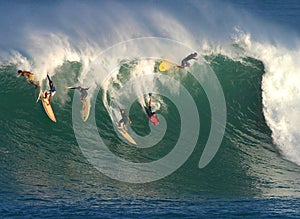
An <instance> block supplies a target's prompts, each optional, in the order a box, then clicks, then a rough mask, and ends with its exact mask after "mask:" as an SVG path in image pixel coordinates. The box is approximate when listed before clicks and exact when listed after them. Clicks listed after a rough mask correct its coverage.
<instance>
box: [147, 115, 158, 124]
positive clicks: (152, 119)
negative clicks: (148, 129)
mask: <svg viewBox="0 0 300 219" xmlns="http://www.w3.org/2000/svg"><path fill="white" fill-rule="evenodd" d="M148 119H149V120H150V122H151V123H152V124H153V125H159V120H158V118H157V115H156V114H154V115H153V116H151V118H149V116H148Z"/></svg>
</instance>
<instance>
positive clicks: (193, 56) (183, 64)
mask: <svg viewBox="0 0 300 219" xmlns="http://www.w3.org/2000/svg"><path fill="white" fill-rule="evenodd" d="M197 55H198V54H197V53H196V52H194V53H191V54H190V55H188V56H187V57H185V58H184V59H183V60H182V61H181V65H180V66H177V67H178V68H185V67H190V66H191V64H190V63H189V61H190V60H192V59H194V60H197V58H196V56H197Z"/></svg>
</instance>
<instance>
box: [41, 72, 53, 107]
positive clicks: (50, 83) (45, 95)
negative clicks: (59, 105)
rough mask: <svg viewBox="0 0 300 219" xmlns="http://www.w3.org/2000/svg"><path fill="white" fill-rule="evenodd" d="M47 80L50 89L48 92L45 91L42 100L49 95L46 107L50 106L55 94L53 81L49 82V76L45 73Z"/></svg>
mask: <svg viewBox="0 0 300 219" xmlns="http://www.w3.org/2000/svg"><path fill="white" fill-rule="evenodd" d="M47 78H48V81H49V87H50V90H48V91H46V92H45V93H44V98H47V97H48V95H49V98H48V99H49V103H48V105H49V104H50V102H51V100H52V97H53V96H54V94H55V93H56V88H55V86H54V85H53V81H52V80H51V78H50V76H49V75H48V73H47Z"/></svg>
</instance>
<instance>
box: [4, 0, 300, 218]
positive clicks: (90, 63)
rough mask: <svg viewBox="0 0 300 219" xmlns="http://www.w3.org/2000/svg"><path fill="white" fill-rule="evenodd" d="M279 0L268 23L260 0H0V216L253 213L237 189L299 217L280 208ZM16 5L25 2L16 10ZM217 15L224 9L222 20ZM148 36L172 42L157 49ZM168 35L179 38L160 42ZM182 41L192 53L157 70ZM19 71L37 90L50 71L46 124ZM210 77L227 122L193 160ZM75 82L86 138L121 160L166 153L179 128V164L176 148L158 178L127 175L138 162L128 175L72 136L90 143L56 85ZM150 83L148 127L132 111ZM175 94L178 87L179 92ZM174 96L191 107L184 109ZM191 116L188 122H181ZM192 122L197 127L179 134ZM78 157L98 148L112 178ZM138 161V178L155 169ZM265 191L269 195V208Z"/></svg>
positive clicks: (285, 50) (283, 166) (285, 133)
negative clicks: (212, 150) (124, 130)
mask: <svg viewBox="0 0 300 219" xmlns="http://www.w3.org/2000/svg"><path fill="white" fill-rule="evenodd" d="M282 4H283V5H284V6H285V7H284V8H285V10H286V11H288V12H290V13H291V14H293V13H295V14H296V11H295V10H296V9H295V5H293V4H296V6H297V5H298V7H299V3H282ZM291 4H292V5H291ZM216 5H218V7H215V6H216ZM272 6H273V5H272ZM281 6H282V5H275V6H273V8H274V11H273V12H272V13H275V15H277V16H278V17H277V18H278V19H279V18H281V20H280V19H279V23H280V22H281V25H278V24H276V23H275V22H273V21H272V22H271V21H269V16H272V15H271V14H267V15H266V16H258V14H259V13H260V11H261V9H267V8H268V7H270V5H268V4H267V3H263V4H260V5H259V4H254V5H249V3H247V2H245V3H243V2H241V3H240V4H237V3H235V2H233V3H232V2H231V1H226V2H218V1H213V2H209V1H207V2H202V3H201V4H200V3H197V2H187V3H185V4H184V5H183V4H182V2H181V1H175V2H174V1H172V5H170V3H169V2H168V1H164V2H161V3H157V4H156V3H153V2H152V1H149V2H143V3H141V2H139V1H127V2H126V3H124V2H122V1H114V2H111V1H103V2H82V1H53V2H47V3H46V2H39V3H37V2H35V1H26V2H22V3H21V2H19V3H18V4H16V2H6V3H3V9H0V10H1V11H2V13H1V18H2V19H1V21H0V25H1V28H2V29H3V34H1V38H0V39H1V40H0V55H1V66H0V74H1V75H2V80H1V81H0V87H1V89H0V96H1V101H2V104H1V116H0V124H1V128H0V134H1V143H0V154H1V158H0V161H1V166H2V168H1V174H0V188H1V190H0V191H1V194H2V195H1V196H0V199H1V201H2V203H5V204H3V205H2V206H1V208H0V213H1V215H3V216H4V217H19V216H24V217H25V216H28V215H35V216H36V217H44V216H47V217H55V216H57V215H60V216H61V217H69V216H70V215H72V216H73V215H74V216H75V215H76V216H79V217H80V216H82V217H84V215H87V214H89V215H91V216H92V217H93V216H94V217H97V216H99V215H101V216H103V217H124V216H128V217H132V215H134V216H136V217H141V218H143V217H144V216H145V215H149V217H151V216H153V217H167V218H168V217H170V218H174V217H175V218H178V217H187V216H191V217H196V216H199V215H203V217H205V216H208V215H213V216H215V217H220V216H221V215H222V217H223V216H224V217H226V216H228V217H232V216H233V215H236V212H240V213H241V214H243V215H248V214H250V213H251V210H250V209H247V207H246V206H245V207H243V208H242V209H239V206H238V205H237V203H240V202H245V200H247V201H249V202H251V205H252V206H256V207H257V209H259V210H258V211H259V212H266V214H265V215H264V217H268V216H271V215H273V213H272V212H273V211H276V212H278V214H277V215H285V214H286V213H287V211H284V212H282V211H281V209H282V208H285V209H286V208H291V212H289V213H288V214H289V215H295V214H297V212H296V213H295V212H292V209H293V207H292V206H295V205H297V204H299V203H298V201H297V200H299V183H298V181H299V180H298V179H299V177H300V175H299V165H300V161H299V157H300V147H299V145H300V136H299V131H298V130H299V128H300V127H299V124H300V123H299V109H300V101H299V100H300V96H299V95H300V92H299V86H298V84H299V83H298V82H299V70H298V69H300V68H299V67H300V66H299V62H298V57H299V55H300V54H299V51H300V50H299V48H298V46H297V45H298V39H299V35H298V33H297V32H296V31H294V32H293V30H295V23H294V21H293V22H291V23H289V25H287V26H285V27H283V26H282V24H284V21H285V20H284V19H286V18H285V17H284V15H283V14H281V10H282V7H281ZM12 8H13V10H12ZM70 8H72V10H70ZM239 8H243V9H242V10H241V9H239ZM245 8H246V9H248V10H245ZM4 9H6V10H4ZM275 9H276V10H277V9H278V10H277V12H276V10H275ZM279 9H280V10H279ZM28 11H33V12H34V13H31V14H30V16H27V15H28ZM179 11H180V13H178V12H179ZM270 13H271V12H270ZM276 13H277V14H276ZM8 14H14V15H15V16H10V17H9V16H7V15H8ZM227 14H228V15H229V14H230V15H231V16H228V18H226V19H224V16H223V15H227ZM278 14H279V15H278ZM79 15H80V16H79ZM275 15H274V17H276V16H275ZM281 16H282V17H281ZM8 17H9V18H10V19H9V20H8ZM49 17H51V19H49ZM124 17H126V19H124ZM272 18H273V17H272ZM274 19H275V18H274ZM220 20H221V21H222V22H220ZM14 26H18V27H19V28H17V29H16V30H15V29H12V27H14ZM20 36H22V37H20ZM139 39H147V40H148V41H147V42H149V43H144V42H145V41H143V40H139ZM157 39H160V42H166V41H165V40H167V41H170V44H168V43H164V44H163V45H164V46H161V44H156V43H155V42H156V40H157ZM124 42H125V43H124ZM141 42H142V43H141ZM173 42H176V45H181V46H179V47H178V48H182V49H174V48H173V47H171V46H169V45H172V43H173ZM128 45H130V46H128ZM168 46H169V47H168ZM165 47H166V48H167V49H166V48H165ZM111 51H113V52H111ZM193 51H198V52H199V53H200V54H201V56H200V58H199V60H197V61H191V63H192V66H191V68H189V69H173V68H172V69H170V70H168V71H166V72H164V73H161V72H159V71H158V65H159V62H160V61H161V60H162V59H167V60H170V62H172V64H174V65H176V63H180V60H181V59H182V58H183V57H184V56H185V55H187V54H189V53H190V52H193ZM137 54H138V55H137ZM99 57H101V58H99ZM203 66H206V67H207V68H206V67H203ZM18 69H25V70H31V71H33V72H34V73H35V78H36V79H37V80H39V81H40V82H41V84H42V87H43V89H47V82H46V72H49V74H50V75H51V76H52V79H53V81H54V83H55V85H56V87H57V93H56V95H55V96H54V98H53V103H52V106H53V109H54V111H55V114H56V117H57V121H58V122H57V123H53V122H51V121H50V120H49V118H48V117H47V115H46V114H45V112H44V110H43V107H42V105H41V103H40V102H38V103H35V98H34V90H33V88H32V85H31V84H29V83H27V81H26V79H25V78H22V77H19V78H18V77H16V76H17V75H16V72H17V70H18ZM208 69H209V70H208ZM209 74H214V75H215V76H216V78H217V79H218V82H219V85H220V87H221V88H222V93H223V94H224V99H225V102H226V124H225V126H222V124H221V125H220V126H217V127H218V128H221V129H222V127H223V129H224V131H225V132H224V136H223V138H222V139H221V140H222V142H221V145H220V147H219V149H218V150H217V152H216V154H215V156H213V157H212V160H211V161H210V162H208V165H207V166H204V167H203V168H199V160H200V159H201V156H202V155H203V154H204V153H205V150H206V149H205V146H206V144H207V142H209V139H210V136H211V129H212V127H213V126H214V124H217V125H218V124H219V123H221V120H220V119H219V117H214V116H212V113H213V112H214V110H216V111H215V112H219V113H222V112H224V111H223V110H224V109H215V108H216V107H215V106H216V105H212V102H211V101H212V99H210V97H209V94H208V93H207V90H206V88H205V86H207V85H205V83H207V80H206V79H207V78H208V76H207V75H209ZM197 77H199V78H200V79H199V80H197ZM165 78H167V80H166V79H165ZM173 80H174V81H173ZM130 81H131V82H130ZM132 81H133V82H134V83H133V84H132ZM77 85H81V86H84V87H90V89H89V95H90V96H89V97H90V98H91V99H90V100H91V104H92V108H91V114H90V118H89V120H88V121H91V120H92V119H94V122H95V125H96V128H97V129H96V134H97V136H99V137H100V138H101V139H102V141H103V142H104V144H105V145H107V148H108V149H109V151H110V152H111V153H113V154H114V155H115V156H117V157H120V158H122V159H123V160H126V161H130V162H132V163H151V162H152V163H155V161H157V160H159V159H160V158H161V157H164V156H166V155H168V154H170V153H171V152H172V151H174V148H176V147H174V145H176V143H177V142H178V141H179V139H181V136H182V133H187V135H184V137H183V138H182V142H184V144H185V146H186V148H187V146H188V145H189V144H190V143H191V142H195V147H194V148H191V149H190V151H189V152H186V151H187V149H186V150H183V151H180V153H179V152H176V151H175V152H174V153H173V154H174V155H175V156H176V157H180V156H182V154H185V153H186V154H187V155H186V156H187V160H186V161H184V162H182V164H180V165H179V164H178V163H176V162H177V160H176V159H174V163H171V164H170V165H174V166H175V165H178V168H177V169H176V170H174V171H171V172H170V174H168V175H167V176H166V177H162V178H161V179H159V180H155V181H149V182H147V183H141V184H139V183H133V184H132V183H128V182H130V180H131V179H133V178H134V176H135V174H136V171H137V169H131V170H130V171H129V172H126V171H127V170H125V169H123V167H121V166H118V163H116V165H117V166H116V167H115V166H114V165H113V164H111V165H107V163H109V162H111V161H112V160H111V159H112V158H110V157H106V156H103V154H104V152H105V151H104V150H99V149H97V148H93V147H92V146H91V147H87V148H83V147H81V146H80V143H79V141H80V139H79V138H80V136H82V135H83V136H85V137H86V138H84V139H87V141H88V142H89V144H90V145H95V144H97V141H95V140H94V138H93V135H92V131H91V130H92V129H91V128H90V126H89V125H90V124H91V123H82V121H80V123H79V124H86V125H82V127H84V129H82V127H78V126H77V125H76V124H77V123H76V121H77V120H76V118H77V117H76V116H78V115H80V109H81V108H80V107H81V105H80V102H79V101H78V99H79V93H78V92H77V91H74V90H68V89H66V88H65V86H77ZM150 91H152V92H153V108H154V110H156V112H157V114H158V116H159V118H160V120H161V125H159V126H153V125H151V124H149V122H148V120H147V117H146V115H145V113H144V110H143V106H144V105H147V103H148V97H147V93H148V92H150ZM164 92H165V93H166V92H167V93H168V95H163V93H164ZM183 92H187V93H188V94H189V95H186V96H181V95H182V93H183ZM132 98H133V100H132ZM173 98H177V99H176V100H177V101H178V102H174V101H173V100H174V99H173ZM189 98H190V99H189ZM189 100H192V101H193V105H189V104H188V102H189ZM129 103H131V104H129ZM118 106H120V107H125V108H126V110H127V113H128V115H129V116H130V118H131V120H132V121H133V125H132V126H131V127H130V128H129V127H128V128H129V133H130V134H131V135H132V136H133V137H134V138H135V139H136V140H137V142H138V145H139V147H133V146H132V145H129V144H128V142H127V141H126V140H124V139H123V138H122V137H121V135H119V134H118V132H117V128H116V126H115V122H116V121H118V120H119V119H120V115H119V110H118ZM181 106H182V109H184V110H183V111H184V112H185V113H187V114H188V115H191V116H187V117H184V115H183V113H182V111H181ZM192 106H193V107H195V108H196V109H197V112H196V114H194V111H193V107H192ZM76 107H78V109H77V108H76ZM218 110H219V111H218ZM183 118H184V119H183ZM197 118H198V120H197ZM195 121H196V123H197V124H199V128H198V129H197V128H195V129H194V128H191V129H190V130H188V128H185V129H183V128H182V127H185V126H184V125H185V124H187V127H190V126H189V124H192V123H193V122H195ZM220 132H221V131H220ZM78 133H79V134H78ZM191 133H195V134H196V135H197V136H198V137H197V138H195V139H193V137H189V136H192V135H190V134H191ZM78 136H79V137H78ZM186 136H188V137H186ZM95 142H96V143H95ZM87 155H89V156H94V157H95V158H97V156H103V157H101V159H102V160H104V161H105V162H106V165H104V169H105V170H107V169H110V168H111V169H112V168H118V172H117V173H118V176H123V175H122V174H124V175H125V176H124V177H127V178H126V180H125V178H124V181H125V182H123V181H122V180H121V181H120V180H116V179H114V178H112V177H108V176H107V175H106V174H104V173H103V172H101V171H99V169H98V168H97V164H95V163H93V162H91V160H90V159H89V158H88V156H87ZM168 165H169V163H164V165H162V166H161V167H162V168H166V169H168V168H169V166H168ZM125 167H126V166H125ZM147 171H149V172H147V173H145V175H146V174H150V173H151V171H153V170H151V169H150V168H149V169H147ZM139 176H141V179H140V180H142V177H143V175H139ZM137 181H138V180H137ZM287 200H288V203H287ZM274 202H276V203H278V205H277V206H273V205H272V206H273V207H272V208H271V207H270V208H269V207H268V204H270V203H274ZM174 206H175V207H174ZM224 206H227V208H228V211H227V213H226V212H223V211H222V209H223V207H224ZM283 206H284V207H283ZM290 206H291V207H290ZM156 209H159V210H160V212H157V213H155V210H156ZM99 211H101V212H99ZM212 211H215V213H212ZM124 212H126V213H124ZM222 212H223V213H222ZM224 214H225V215H224ZM256 216H258V217H259V216H262V215H261V214H257V215H256Z"/></svg>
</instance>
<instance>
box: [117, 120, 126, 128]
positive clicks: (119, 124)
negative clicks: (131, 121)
mask: <svg viewBox="0 0 300 219" xmlns="http://www.w3.org/2000/svg"><path fill="white" fill-rule="evenodd" d="M122 122H124V119H123V118H122V119H121V120H120V121H119V123H118V126H119V127H121V123H122ZM124 124H125V123H124Z"/></svg>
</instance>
